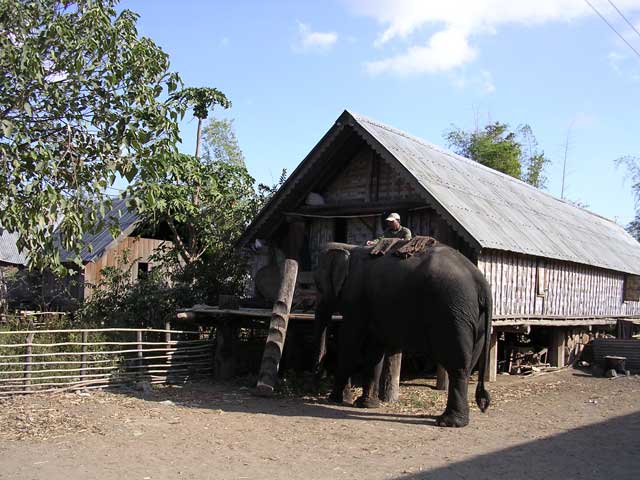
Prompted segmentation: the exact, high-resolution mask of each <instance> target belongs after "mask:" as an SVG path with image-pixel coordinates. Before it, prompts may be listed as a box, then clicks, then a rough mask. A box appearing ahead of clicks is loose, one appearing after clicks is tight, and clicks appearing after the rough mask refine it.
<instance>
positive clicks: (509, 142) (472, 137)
mask: <svg viewBox="0 0 640 480" xmlns="http://www.w3.org/2000/svg"><path fill="white" fill-rule="evenodd" d="M445 139H446V140H447V142H448V144H449V147H451V148H453V149H454V151H455V152H456V153H457V154H459V155H462V156H464V157H467V158H470V159H472V160H475V161H476V162H478V163H481V164H483V165H485V166H487V167H489V168H493V169H494V170H498V171H500V172H502V173H506V174H507V175H510V176H512V177H514V178H518V179H521V180H523V181H525V182H527V183H529V184H530V185H533V186H534V187H537V188H544V187H545V184H546V177H545V176H544V173H543V172H544V167H545V166H546V165H547V164H548V163H549V160H548V159H547V158H546V157H545V156H544V152H540V151H538V143H537V141H536V138H535V136H534V135H533V131H532V129H531V127H530V126H529V125H526V124H525V125H522V126H520V127H518V128H517V129H516V131H515V132H514V131H510V130H509V125H507V124H505V123H500V122H494V123H490V124H488V125H486V126H485V127H484V128H483V129H482V130H476V131H472V132H471V131H466V130H462V129H461V128H458V127H455V126H453V127H452V128H451V130H449V131H448V132H445Z"/></svg>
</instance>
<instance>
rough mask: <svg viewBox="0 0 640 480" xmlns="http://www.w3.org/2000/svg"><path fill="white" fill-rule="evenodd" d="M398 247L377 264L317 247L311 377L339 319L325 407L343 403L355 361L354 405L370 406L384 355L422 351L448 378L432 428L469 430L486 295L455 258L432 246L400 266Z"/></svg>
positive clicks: (363, 254) (464, 262)
mask: <svg viewBox="0 0 640 480" xmlns="http://www.w3.org/2000/svg"><path fill="white" fill-rule="evenodd" d="M418 238H419V237H418ZM406 243H407V241H403V240H398V241H397V242H396V244H395V245H394V246H393V247H392V248H391V250H390V251H389V252H388V253H386V254H385V255H382V256H378V257H375V256H372V255H371V252H372V248H374V247H371V246H357V245H349V244H343V243H328V244H326V245H325V246H324V248H323V249H322V251H321V253H320V256H319V260H318V268H317V269H316V271H315V281H316V288H317V290H318V302H317V305H316V314H315V329H314V330H315V360H314V361H315V367H314V368H315V372H316V374H318V373H319V372H320V371H321V370H322V364H323V360H324V356H325V352H326V335H327V334H326V332H327V325H328V323H329V320H330V318H331V315H332V313H333V312H336V311H339V312H341V313H342V316H343V322H342V325H341V326H340V330H339V334H338V335H339V339H338V365H337V369H336V373H335V383H334V387H333V391H332V393H331V396H330V400H332V401H335V402H344V403H350V402H351V399H350V398H349V395H350V392H349V388H348V387H349V378H350V376H351V375H352V374H353V373H354V370H355V368H356V365H357V363H358V361H359V360H361V361H362V367H363V369H362V370H363V371H362V375H363V395H362V396H361V397H360V398H358V399H357V400H356V403H355V405H356V406H359V407H365V408H366V407H369V408H371V407H376V406H378V405H379V400H378V385H379V379H380V374H381V369H382V360H383V357H384V353H385V351H386V352H401V351H402V349H405V348H409V347H412V348H418V349H421V350H422V351H429V352H430V354H431V356H432V358H433V360H434V361H436V362H437V363H438V364H440V365H441V366H442V367H443V368H444V369H445V370H446V371H447V373H448V375H449V389H448V397H447V406H446V409H445V411H444V412H443V413H442V415H440V416H439V417H438V418H437V421H436V424H437V425H439V426H444V427H463V426H466V425H467V424H468V423H469V406H468V401H467V390H468V384H469V377H470V375H471V372H472V369H473V368H474V366H475V365H476V364H478V365H479V379H478V385H477V389H476V393H475V398H476V403H477V404H478V407H479V408H480V410H481V411H482V412H484V411H485V410H486V409H487V408H488V406H489V403H490V395H489V393H488V392H487V391H486V389H485V386H484V374H485V368H486V365H487V363H488V352H489V341H490V333H491V313H492V297H491V289H490V286H489V284H488V282H487V280H486V279H485V277H484V275H483V274H482V273H481V272H480V270H478V268H477V267H476V266H475V265H474V264H473V263H472V262H471V261H470V260H469V259H467V258H466V257H465V256H464V255H462V254H461V253H460V252H459V251H457V250H455V249H453V248H451V247H448V246H446V245H443V244H441V243H437V242H436V243H435V245H432V246H430V247H429V248H426V249H424V250H422V251H419V252H416V253H415V254H413V255H412V256H410V257H408V258H401V257H400V256H398V255H395V254H394V251H396V252H397V250H398V248H399V247H400V246H402V245H403V244H406Z"/></svg>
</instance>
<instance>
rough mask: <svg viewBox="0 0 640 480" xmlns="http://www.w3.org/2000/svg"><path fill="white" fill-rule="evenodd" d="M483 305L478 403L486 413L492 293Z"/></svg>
mask: <svg viewBox="0 0 640 480" xmlns="http://www.w3.org/2000/svg"><path fill="white" fill-rule="evenodd" d="M482 304H484V309H483V311H482V312H481V313H480V314H481V315H482V316H483V317H484V318H483V319H484V345H483V349H482V353H481V354H480V365H479V368H478V386H477V387H476V403H477V404H478V408H480V411H482V412H484V411H485V410H486V409H487V408H489V404H490V403H491V396H490V395H489V392H487V390H485V388H484V376H485V372H486V369H487V366H488V364H489V350H490V348H491V346H490V343H491V312H492V311H493V306H492V300H491V292H488V294H487V295H485V298H484V302H482V303H481V305H482Z"/></svg>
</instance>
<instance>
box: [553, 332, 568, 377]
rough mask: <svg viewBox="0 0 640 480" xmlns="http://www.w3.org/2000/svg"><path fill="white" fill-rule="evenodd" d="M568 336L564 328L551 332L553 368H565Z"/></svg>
mask: <svg viewBox="0 0 640 480" xmlns="http://www.w3.org/2000/svg"><path fill="white" fill-rule="evenodd" d="M565 342H566V335H565V331H564V329H563V328H553V329H552V330H551V348H549V363H550V364H551V366H552V367H559V368H560V367H564V354H565Z"/></svg>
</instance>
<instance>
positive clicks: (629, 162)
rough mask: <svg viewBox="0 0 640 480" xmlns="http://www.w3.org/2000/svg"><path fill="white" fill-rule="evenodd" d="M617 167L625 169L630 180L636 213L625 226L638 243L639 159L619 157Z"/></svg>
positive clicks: (639, 219)
mask: <svg viewBox="0 0 640 480" xmlns="http://www.w3.org/2000/svg"><path fill="white" fill-rule="evenodd" d="M614 163H615V165H616V166H617V167H621V166H622V167H625V168H626V169H627V175H628V176H629V178H630V179H631V191H632V192H633V198H634V200H635V207H636V213H635V217H634V219H633V220H632V221H631V222H630V223H629V224H628V225H627V227H626V230H627V232H629V234H630V235H631V236H632V237H633V238H635V239H636V240H637V241H638V242H640V209H639V208H638V207H639V206H640V157H633V156H630V155H627V156H624V157H620V158H618V159H616V160H615V162H614Z"/></svg>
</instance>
